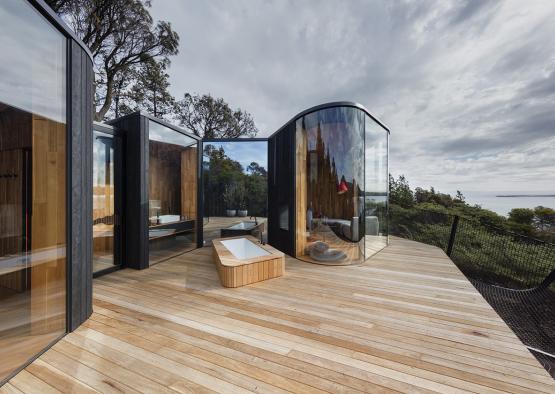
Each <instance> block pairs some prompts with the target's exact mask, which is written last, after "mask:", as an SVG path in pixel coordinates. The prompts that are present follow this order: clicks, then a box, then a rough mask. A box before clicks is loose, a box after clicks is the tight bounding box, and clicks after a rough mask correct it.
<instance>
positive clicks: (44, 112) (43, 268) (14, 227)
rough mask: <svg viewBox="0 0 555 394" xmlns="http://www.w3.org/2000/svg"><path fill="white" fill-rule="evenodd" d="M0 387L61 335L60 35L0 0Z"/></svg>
mask: <svg viewBox="0 0 555 394" xmlns="http://www.w3.org/2000/svg"><path fill="white" fill-rule="evenodd" d="M0 20H1V21H2V24H0V47H1V48H2V60H1V61H0V386H1V385H2V383H3V381H4V380H5V379H6V378H7V377H8V376H9V375H10V374H11V373H13V372H14V371H15V370H16V369H17V368H19V367H20V366H21V365H23V364H24V363H25V362H27V361H28V360H29V359H30V358H31V357H33V356H34V355H36V354H37V353H39V352H40V351H41V350H42V349H44V348H45V347H47V346H48V345H49V344H50V343H52V342H53V341H55V340H56V339H58V338H59V337H60V336H61V335H63V334H64V332H65V331H66V242H67V240H66V234H67V233H66V164H67V159H66V77H67V73H66V42H67V40H66V38H65V37H64V36H63V35H62V34H61V33H60V32H59V31H58V30H56V29H55V28H54V27H52V26H51V25H50V23H48V21H46V19H45V18H44V17H42V16H41V15H40V14H39V13H38V12H37V11H36V10H35V9H34V8H33V7H32V6H31V5H30V4H28V3H27V2H26V1H2V2H0Z"/></svg>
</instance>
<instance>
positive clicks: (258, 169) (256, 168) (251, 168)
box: [247, 161, 268, 177]
mask: <svg viewBox="0 0 555 394" xmlns="http://www.w3.org/2000/svg"><path fill="white" fill-rule="evenodd" d="M247 172H250V173H251V174H252V175H260V176H264V177H265V176H267V175H268V173H267V172H266V169H265V168H264V167H262V166H261V165H260V164H258V163H257V162H254V161H253V162H252V163H251V164H249V165H248V166H247Z"/></svg>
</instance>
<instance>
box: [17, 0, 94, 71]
mask: <svg viewBox="0 0 555 394" xmlns="http://www.w3.org/2000/svg"><path fill="white" fill-rule="evenodd" d="M28 2H29V3H30V4H31V5H32V6H33V7H35V8H36V9H37V11H39V12H40V13H41V14H42V15H43V16H44V17H45V18H46V19H48V20H49V21H50V22H51V23H52V24H54V25H55V26H56V27H57V28H58V29H59V30H63V32H64V33H65V35H66V36H69V37H70V38H71V39H72V40H73V41H75V42H76V43H77V44H79V46H80V47H81V48H82V49H83V50H84V51H85V53H86V54H87V55H88V56H89V58H90V59H91V62H92V61H93V55H92V53H91V50H90V49H89V48H88V47H87V46H86V45H85V43H84V42H83V41H81V39H80V38H79V37H77V35H76V34H75V32H74V31H73V30H71V28H70V27H69V26H68V25H67V24H66V23H65V22H64V21H63V19H62V18H60V17H59V16H58V14H56V13H55V12H54V10H53V9H52V8H50V6H49V5H48V4H46V3H45V2H44V0H28Z"/></svg>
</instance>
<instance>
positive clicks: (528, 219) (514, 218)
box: [509, 208, 535, 226]
mask: <svg viewBox="0 0 555 394" xmlns="http://www.w3.org/2000/svg"><path fill="white" fill-rule="evenodd" d="M534 215H535V213H534V210H533V209H529V208H513V209H511V211H510V212H509V221H511V222H514V223H518V224H527V225H530V226H531V225H532V221H533V219H534Z"/></svg>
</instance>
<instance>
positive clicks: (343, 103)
mask: <svg viewBox="0 0 555 394" xmlns="http://www.w3.org/2000/svg"><path fill="white" fill-rule="evenodd" d="M336 107H352V108H358V109H360V110H362V111H364V113H366V114H367V115H368V116H370V117H371V118H372V119H373V120H374V121H375V122H376V123H377V124H379V125H380V126H381V127H383V128H384V129H385V131H387V132H388V134H391V131H390V130H389V127H387V126H386V125H385V124H383V123H382V122H381V121H380V120H379V119H378V118H376V117H375V116H374V115H372V114H371V113H370V111H369V110H368V109H367V108H366V107H365V106H364V105H362V104H359V103H355V102H354V101H332V102H329V103H324V104H319V105H315V106H314V107H310V108H308V109H305V110H304V111H301V112H299V113H298V114H297V115H295V116H293V117H292V118H291V119H290V120H289V121H288V122H287V123H285V124H284V125H283V126H281V127H280V128H279V129H278V130H277V131H275V132H274V133H272V134H271V135H269V136H268V138H272V137H273V136H274V135H276V134H278V133H279V132H280V131H281V130H283V129H284V128H285V127H287V126H289V124H290V123H292V122H294V121H296V120H297V119H299V118H301V117H303V116H305V115H308V114H310V113H312V112H316V111H320V110H322V109H327V108H336Z"/></svg>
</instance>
